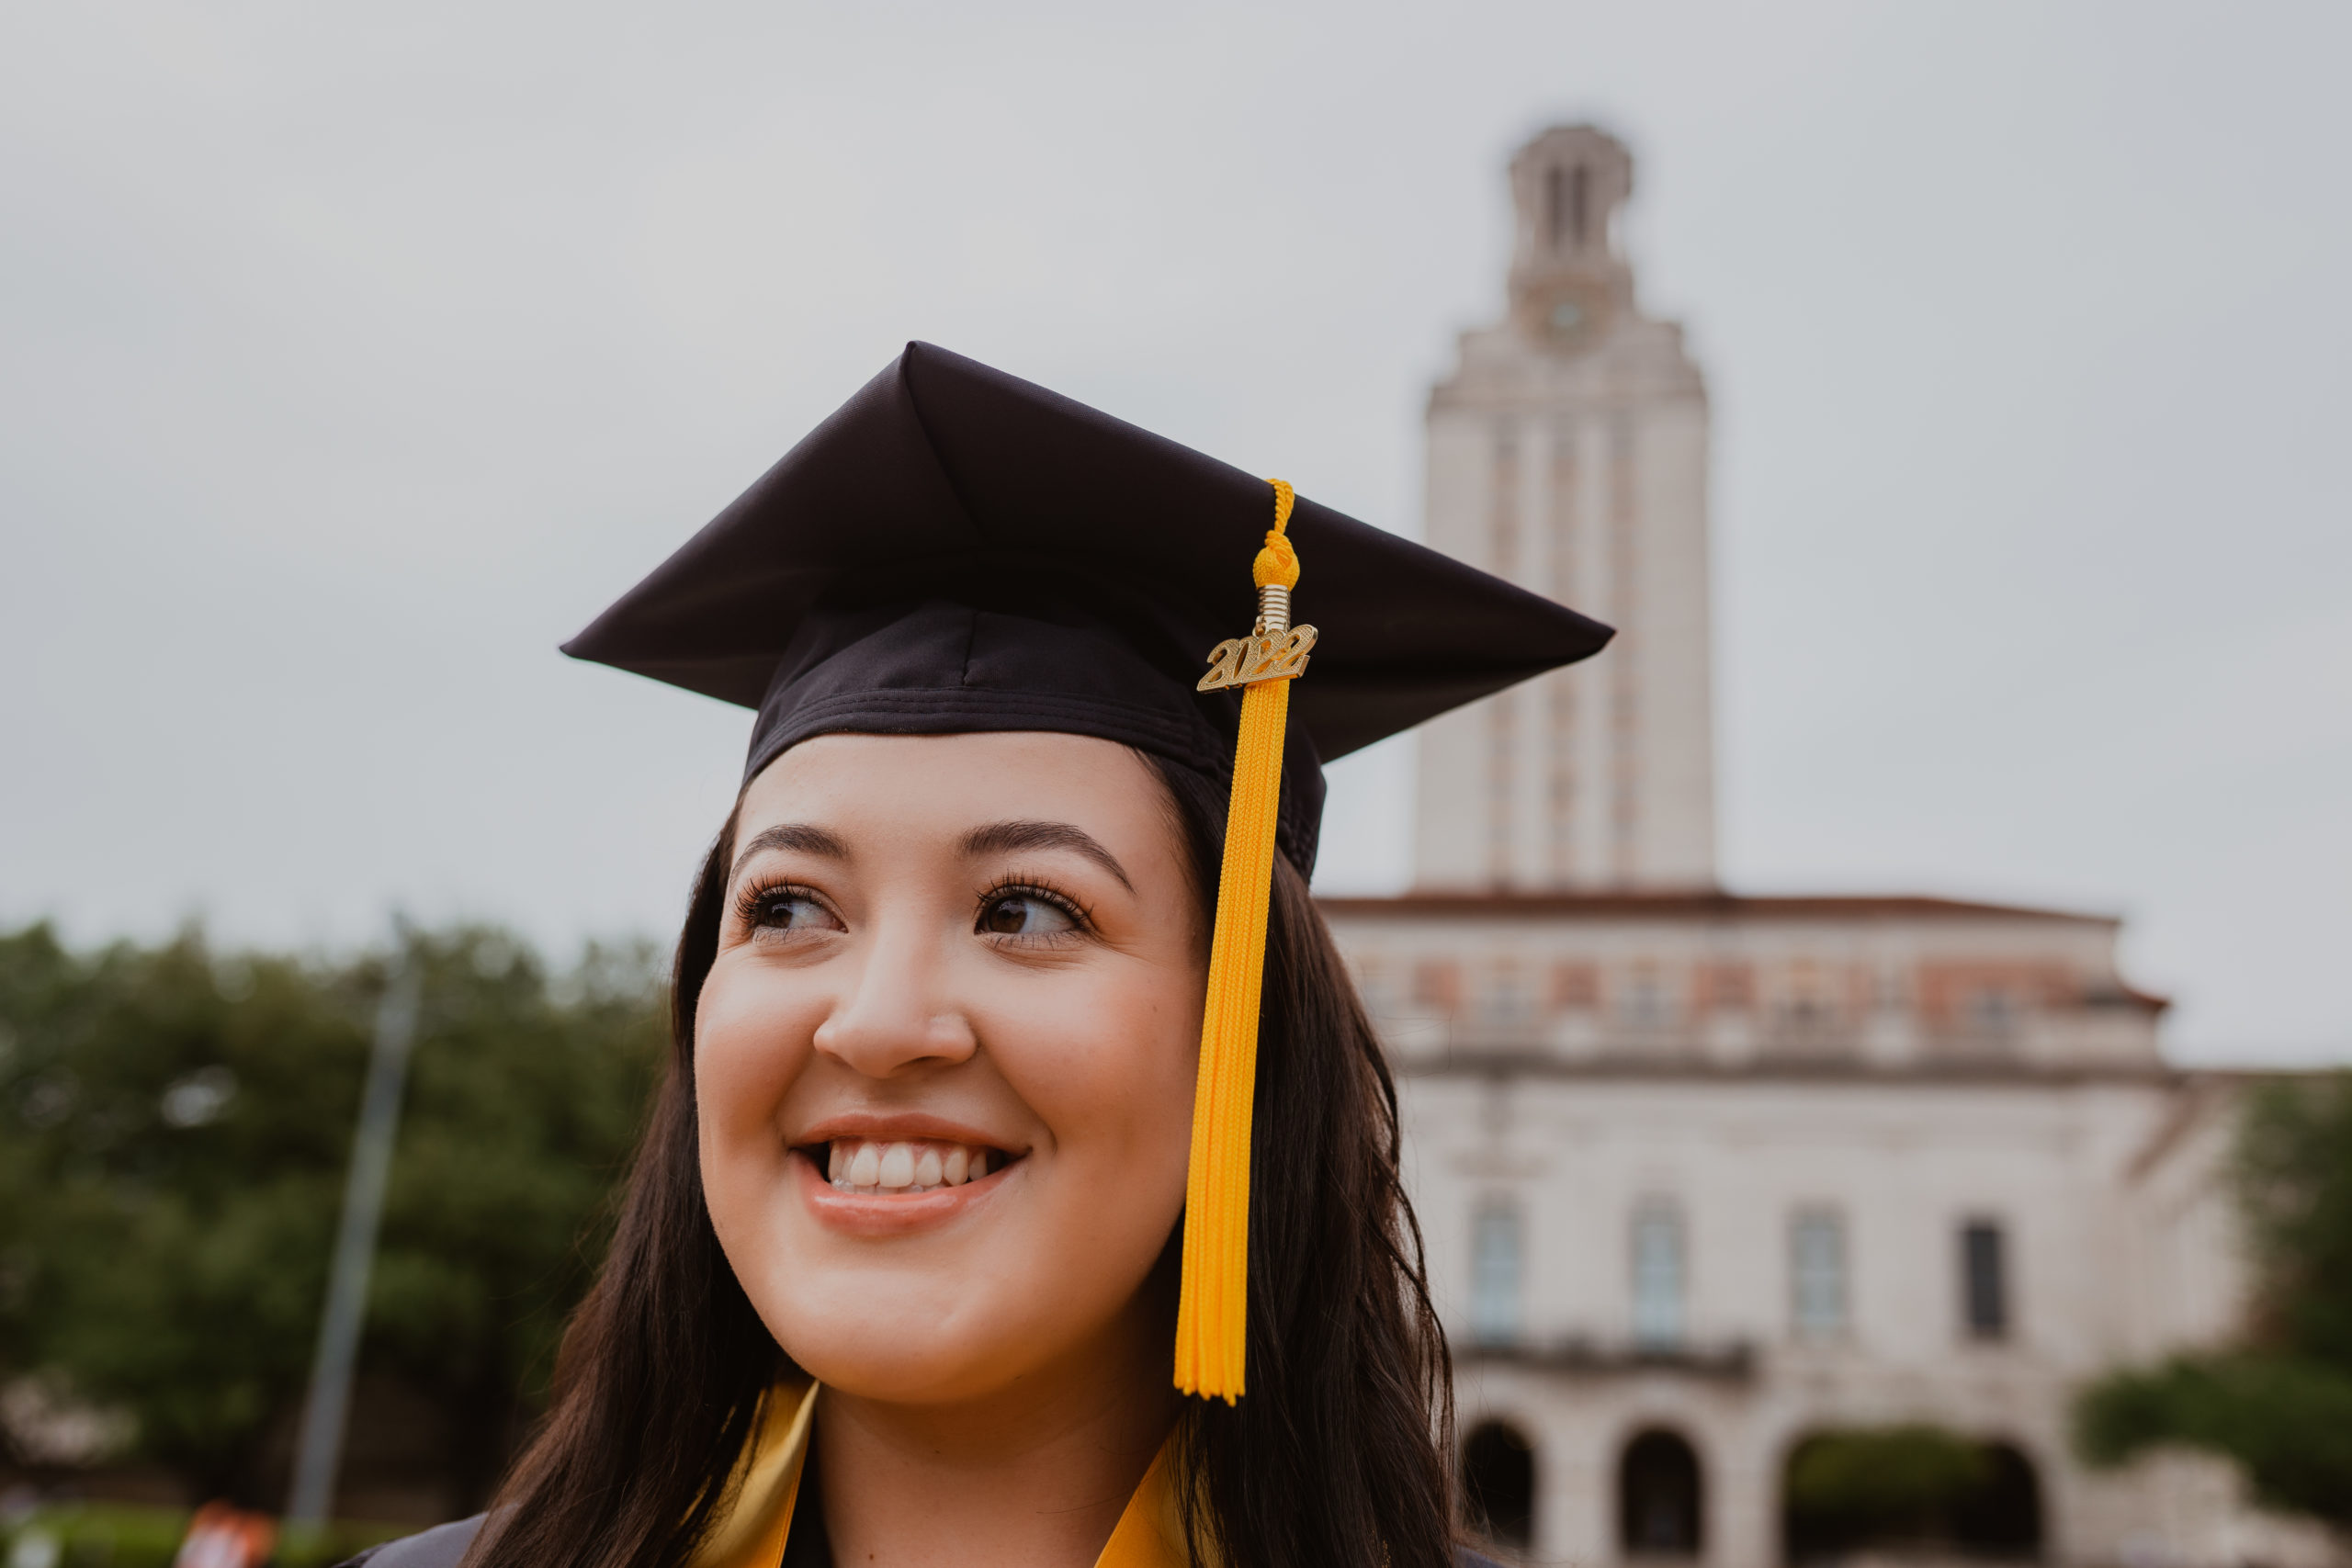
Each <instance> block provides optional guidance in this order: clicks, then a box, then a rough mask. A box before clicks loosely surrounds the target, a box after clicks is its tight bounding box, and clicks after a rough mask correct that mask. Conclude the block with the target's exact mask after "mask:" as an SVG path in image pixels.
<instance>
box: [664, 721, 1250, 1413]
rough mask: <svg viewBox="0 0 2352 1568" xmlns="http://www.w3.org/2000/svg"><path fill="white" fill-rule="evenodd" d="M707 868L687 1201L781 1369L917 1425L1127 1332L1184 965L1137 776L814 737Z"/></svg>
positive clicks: (1158, 1214) (1163, 867) (1172, 1089)
mask: <svg viewBox="0 0 2352 1568" xmlns="http://www.w3.org/2000/svg"><path fill="white" fill-rule="evenodd" d="M734 855H735V860H734V865H733V869H732V872H731V874H729V880H728V900H727V909H726V912H725V915H724V918H723V923H722V925H721V929H720V937H719V946H718V960H717V962H716V963H715V964H713V965H712V966H711V971H710V976H709V978H708V980H707V981H706V982H705V984H704V986H703V990H702V996H701V999H700V1002H699V1004H698V1006H697V1009H696V1013H695V1096H696V1103H697V1109H698V1111H699V1113H700V1119H701V1129H702V1177H703V1186H704V1190H705V1192H706V1194H707V1198H708V1201H709V1205H710V1213H711V1219H712V1222H713V1224H715V1225H716V1226H717V1228H718V1239H719V1242H720V1244H721V1245H722V1246H723V1247H725V1248H726V1250H727V1256H728V1258H729V1261H730V1262H732V1263H733V1265H734V1268H735V1272H736V1275H737V1277H738V1278H739V1279H741V1280H742V1283H743V1288H744V1290H745V1291H746V1292H748V1293H749V1295H750V1296H751V1299H752V1304H753V1306H754V1307H756V1308H757V1309H758V1311H759V1314H760V1316H761V1318H762V1319H763V1321H764V1322H765V1323H766V1325H767V1326H768V1328H769V1330H770V1332H772V1333H773V1334H774V1335H775V1337H776V1340H777V1342H778V1343H779V1344H781V1345H782V1346H783V1347H784V1348H785V1350H786V1353H787V1354H788V1355H790V1356H791V1357H792V1359H794V1360H795V1361H797V1362H798V1363H799V1365H800V1366H802V1367H803V1368H805V1369H806V1370H807V1371H809V1372H810V1373H811V1374H812V1375H814V1376H815V1377H817V1378H818V1379H819V1380H820V1382H825V1383H827V1384H829V1385H831V1386H832V1387H835V1388H837V1389H839V1390H841V1391H842V1392H843V1393H850V1394H854V1395H858V1396H862V1397H866V1398H872V1399H876V1400H884V1401H889V1402H893V1403H910V1404H917V1403H920V1404H929V1403H944V1402H959V1401H964V1400H970V1399H978V1398H985V1397H987V1396H988V1395H989V1394H992V1393H999V1392H1001V1391H1003V1390H1005V1389H1007V1388H1009V1387H1011V1386H1012V1384H1013V1383H1014V1382H1016V1381H1017V1380H1021V1379H1023V1378H1024V1377H1028V1378H1035V1377H1036V1376H1037V1375H1038V1374H1040V1373H1042V1372H1045V1371H1048V1370H1049V1369H1051V1368H1052V1367H1054V1366H1055V1365H1056V1364H1057V1363H1064V1362H1072V1361H1075V1360H1082V1359H1086V1358H1088V1357H1090V1356H1096V1355H1100V1354H1103V1353H1114V1354H1115V1353H1119V1350H1118V1348H1120V1347H1123V1346H1129V1345H1132V1343H1134V1342H1135V1340H1136V1336H1137V1334H1138V1333H1140V1332H1145V1331H1149V1332H1151V1333H1154V1334H1156V1333H1157V1332H1158V1321H1157V1320H1158V1317H1159V1309H1158V1307H1157V1305H1156V1303H1154V1302H1153V1301H1152V1300H1150V1299H1148V1294H1147V1292H1145V1290H1144V1288H1143V1287H1144V1283H1145V1280H1146V1277H1147V1276H1148V1275H1149V1273H1150V1272H1151V1269H1152V1265H1153V1263H1154V1261H1155V1260H1156V1259H1157V1258H1159V1254H1160V1251H1161V1249H1162V1247H1164V1246H1165V1245H1166V1243H1167V1241H1168V1238H1169V1236H1170V1233H1171V1231H1172V1230H1173V1228H1174V1226H1175V1224H1176V1221H1177V1218H1178V1215H1179V1214H1180V1213H1181V1212H1182V1208H1183V1202H1184V1176H1185V1159H1186V1154H1187V1149H1188V1145H1189V1139H1190V1134H1191V1126H1192V1104H1193V1070H1194V1064H1195V1062H1196V1060H1197V1053H1198V1050H1199V1038H1200V1025H1201V1007H1202V983H1203V978H1204V970H1205V962H1204V946H1205V942H1204V934H1203V931H1202V922H1201V916H1200V912H1199V910H1198V908H1197V897H1196V895H1195V893H1194V891H1193V886H1192V882H1191V879H1190V876H1189V874H1188V872H1187V869H1186V866H1185V862H1184V856H1183V852H1182V840H1181V838H1180V834H1179V829H1178V828H1177V826H1176V822H1175V818H1174V813H1173V808H1172V807H1171V806H1170V803H1169V800H1168V796H1167V794H1166V791H1165V790H1164V789H1163V788H1162V786H1161V785H1160V784H1159V780H1158V779H1157V778H1156V777H1155V776H1154V775H1153V774H1152V773H1151V771H1150V769H1149V768H1148V767H1147V766H1146V765H1145V764H1144V763H1143V762H1142V761H1140V760H1139V759H1138V758H1137V757H1136V755H1135V753H1133V752H1132V751H1129V750H1127V749H1126V748H1125V747H1123V746H1118V745H1114V744H1113V743H1112V742H1109V741H1105V740H1096V739H1087V738H1084V737H1080V736H1069V735H1048V734H1028V733H1023V734H1002V735H956V736H935V737H934V736H923V737H901V736H865V735H838V736H826V737H822V738H820V739H814V740H810V741H808V742H805V743H803V744H802V745H799V746H797V747H795V748H794V749H792V750H789V751H787V752H786V753H785V754H784V755H783V756H782V757H780V758H778V759H777V760H776V761H775V762H774V763H772V764H771V765H770V766H769V767H768V768H767V769H766V771H765V772H763V773H761V774H760V776H759V777H758V778H757V779H756V780H754V781H753V782H752V785H751V787H750V789H748V790H747V791H746V792H745V793H744V795H743V800H742V807H741V812H740V813H739V816H738V819H737V828H736V834H735V847H734Z"/></svg>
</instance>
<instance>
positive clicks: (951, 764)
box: [737, 730, 1170, 838]
mask: <svg viewBox="0 0 2352 1568" xmlns="http://www.w3.org/2000/svg"><path fill="white" fill-rule="evenodd" d="M1014 820H1024V821H1025V820H1054V821H1067V822H1071V823H1075V824H1076V825H1078V826H1080V827H1083V828H1084V829H1087V831H1089V832H1091V833H1093V834H1095V835H1096V836H1097V837H1103V836H1104V835H1106V834H1114V833H1115V834H1117V835H1119V836H1121V837H1128V838H1132V837H1134V836H1135V835H1137V834H1147V835H1159V834H1164V833H1166V832H1167V831H1168V829H1169V826H1170V824H1169V821H1168V807H1167V800H1166V795H1165V792H1164V789H1163V787H1162V786H1161V784H1160V783H1159V779H1158V778H1157V777H1156V776H1154V774H1153V773H1152V771H1151V769H1150V767H1149V766H1148V764H1146V763H1145V761H1143V759H1142V758H1141V757H1139V756H1137V755H1136V753H1135V752H1134V751H1133V750H1129V749H1128V748H1127V747H1125V746H1122V745H1120V744H1118V743H1117V742H1115V741H1111V740H1103V739H1096V738H1094V737H1092V736H1088V735H1062V734H1056V733H1051V732H1045V731H1032V730H1016V731H1008V732H1002V733H981V734H970V735H820V736H818V737H816V738H815V739H809V740H804V741H802V742H801V743H800V744H799V745H797V746H795V747H793V748H792V749H791V750H788V751H786V752H785V753H784V754H783V755H782V756H780V757H778V758H777V759H776V760H775V761H773V762H771V763H769V764H768V765H767V766H766V767H765V768H763V769H762V770H761V772H760V775H759V777H757V778H755V779H753V780H752V783H751V785H750V787H749V788H747V789H745V790H744V792H743V801H742V807H741V810H740V812H739V813H738V816H737V832H738V834H739V836H740V835H742V834H746V833H756V832H758V831H760V830H761V829H763V828H766V827H770V826H773V825H774V824H775V823H778V822H810V823H815V824H819V825H821V826H825V827H829V828H832V829H836V830H841V831H849V832H858V831H893V832H899V833H922V832H929V831H936V832H942V833H961V832H963V831H964V830H965V829H968V828H970V827H972V826H974V825H976V824H978V823H983V822H1001V821H1014Z"/></svg>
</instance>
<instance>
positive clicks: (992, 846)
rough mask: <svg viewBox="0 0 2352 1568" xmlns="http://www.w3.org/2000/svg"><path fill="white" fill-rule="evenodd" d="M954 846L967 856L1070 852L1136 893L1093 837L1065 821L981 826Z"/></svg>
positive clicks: (1121, 869)
mask: <svg viewBox="0 0 2352 1568" xmlns="http://www.w3.org/2000/svg"><path fill="white" fill-rule="evenodd" d="M958 847H959V848H961V849H962V850H963V852H964V853H965V854H966V855H967V856H973V855H987V854H1005V853H1008V852H1012V851H1014V850H1073V851H1076V852H1078V853H1080V854H1082V855H1084V856H1085V857H1086V858H1087V859H1088V860H1091V861H1092V862H1093V863H1095V864H1096V865H1099V866H1101V867H1102V868H1103V870H1104V871H1107V872H1109V873H1110V874H1112V875H1113V876H1115V877H1117V878H1118V879H1119V886H1122V887H1124V888H1125V889H1126V890H1127V891H1128V892H1130V893H1132V892H1134V891H1135V890H1136V885H1135V884H1134V883H1132V882H1130V881H1128V880H1127V870H1126V867H1125V866H1123V865H1121V864H1120V863H1119V858H1118V856H1116V855H1114V854H1113V853H1112V852H1110V851H1108V850H1106V849H1104V848H1103V844H1102V841H1101V840H1098V839H1096V838H1095V837H1094V835H1093V834H1091V833H1090V832H1088V831H1087V830H1086V829H1083V828H1078V827H1073V826H1071V825H1070V824H1069V823H1068V822H988V823H983V824H982V825H981V826H979V827H978V828H975V829H972V830H971V831H970V832H968V833H967V834H965V835H964V841H963V843H962V844H961V845H960V846H958Z"/></svg>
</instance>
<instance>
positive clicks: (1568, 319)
mask: <svg viewBox="0 0 2352 1568" xmlns="http://www.w3.org/2000/svg"><path fill="white" fill-rule="evenodd" d="M1536 303H1537V304H1538V305H1539V307H1540V315H1539V320H1538V323H1537V324H1538V325H1539V326H1540V327H1541V328H1542V330H1543V333H1544V336H1545V337H1547V338H1549V339H1550V340H1551V341H1552V342H1553V343H1555V344H1559V345H1560V346H1561V347H1563V348H1580V347H1582V346H1584V345H1585V344H1589V343H1591V342H1593V341H1594V340H1596V339H1598V338H1599V337H1600V334H1601V331H1602V329H1603V328H1605V327H1606V326H1607V325H1608V321H1609V291H1608V289H1607V288H1605V287H1600V286H1596V285H1591V284H1584V283H1577V282H1569V281H1566V280H1563V281H1562V282H1559V283H1556V284H1555V285H1553V286H1552V287H1551V288H1547V289H1545V290H1544V296H1543V299H1541V300H1539V301H1537V302H1536Z"/></svg>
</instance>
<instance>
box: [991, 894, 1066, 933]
mask: <svg viewBox="0 0 2352 1568" xmlns="http://www.w3.org/2000/svg"><path fill="white" fill-rule="evenodd" d="M979 929H980V930H981V931H985V932H987V933H988V934H989V935H990V936H1054V935H1057V934H1058V933H1060V932H1062V931H1076V930H1077V929H1078V922H1077V921H1076V920H1075V919H1071V918H1070V913H1069V910H1067V909H1065V908H1061V907H1060V906H1059V905H1057V904H1056V903H1055V902H1054V901H1053V900H1052V899H1050V898H1041V897H1038V896H1037V895H1036V894H1035V893H999V894H996V895H994V896H992V897H990V898H989V901H988V902H987V903H986V904H984V905H982V906H981V907H980V927H979Z"/></svg>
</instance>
